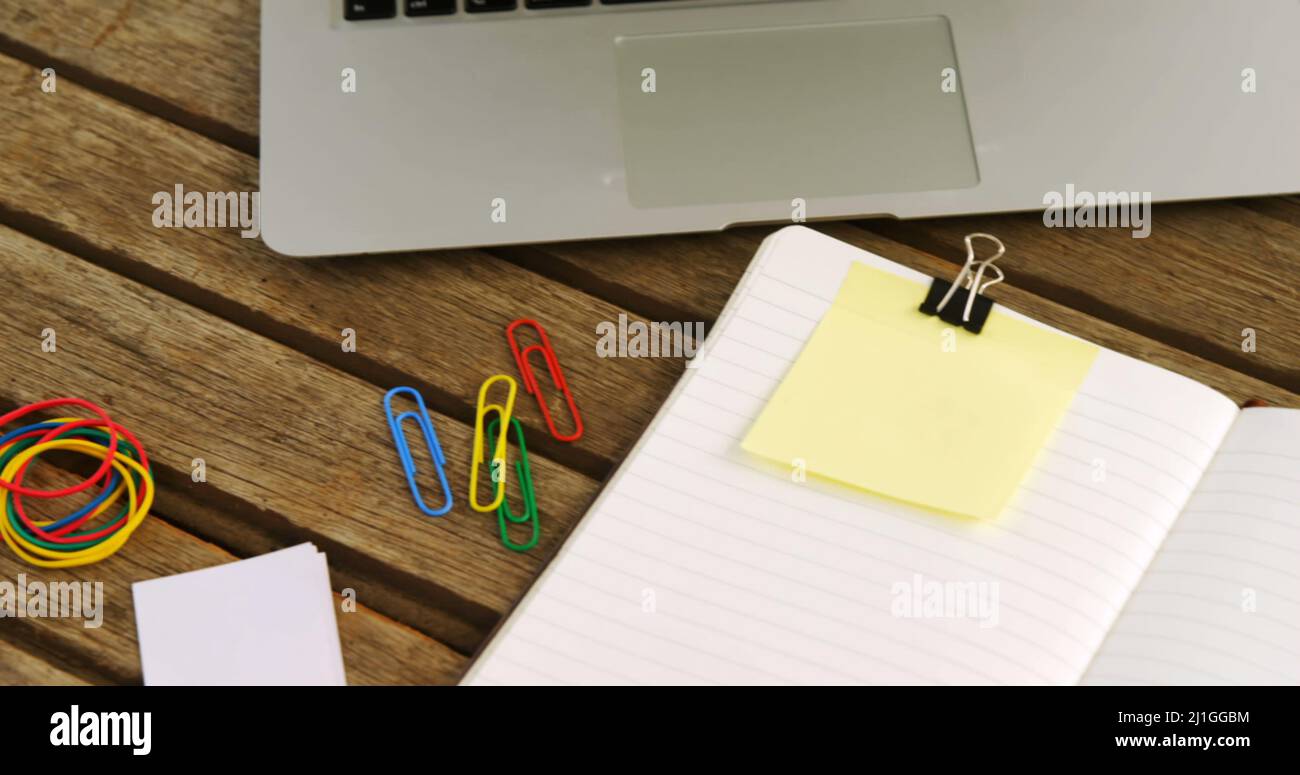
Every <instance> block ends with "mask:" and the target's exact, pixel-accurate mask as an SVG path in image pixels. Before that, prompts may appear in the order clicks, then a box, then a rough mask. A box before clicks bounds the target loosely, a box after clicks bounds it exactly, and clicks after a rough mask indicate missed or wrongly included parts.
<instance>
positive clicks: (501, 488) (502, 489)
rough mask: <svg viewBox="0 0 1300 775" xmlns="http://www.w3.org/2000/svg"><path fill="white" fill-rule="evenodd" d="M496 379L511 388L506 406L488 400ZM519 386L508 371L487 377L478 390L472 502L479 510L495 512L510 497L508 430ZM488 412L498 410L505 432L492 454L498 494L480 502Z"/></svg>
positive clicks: (470, 490)
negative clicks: (507, 462)
mask: <svg viewBox="0 0 1300 775" xmlns="http://www.w3.org/2000/svg"><path fill="white" fill-rule="evenodd" d="M494 382H505V383H506V385H507V386H508V387H509V393H508V394H507V395H506V405H505V406H501V405H500V404H489V403H487V392H488V388H490V387H492V384H493V383H494ZM518 389H519V385H518V383H516V382H515V380H514V378H512V377H508V376H506V375H505V374H496V375H494V376H491V377H488V378H487V379H486V380H484V382H483V385H482V386H481V387H479V389H478V408H477V409H476V410H475V411H474V454H473V456H472V460H471V461H470V470H469V505H470V507H472V508H473V509H474V510H475V511H492V510H493V509H495V508H497V507H498V506H500V505H501V503H502V501H504V500H505V498H506V431H508V430H510V416H511V414H512V413H513V412H514V410H515V393H516V391H518ZM488 412H496V413H497V419H498V420H500V421H501V433H500V434H499V436H498V437H497V443H496V448H495V451H494V452H493V454H492V481H493V482H494V483H495V484H496V497H494V498H493V499H492V502H491V503H487V504H481V503H479V502H478V469H479V467H480V466H482V465H483V445H484V441H485V439H484V438H483V418H484V417H486V416H487V413H488Z"/></svg>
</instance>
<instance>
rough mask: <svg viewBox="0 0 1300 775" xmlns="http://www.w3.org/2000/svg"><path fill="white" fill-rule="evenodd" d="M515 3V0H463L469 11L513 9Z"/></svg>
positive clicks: (482, 11) (483, 11)
mask: <svg viewBox="0 0 1300 775" xmlns="http://www.w3.org/2000/svg"><path fill="white" fill-rule="evenodd" d="M516 5H517V2H516V0H465V10H466V11H469V12H470V13H486V12H488V11H513V10H515V6H516Z"/></svg>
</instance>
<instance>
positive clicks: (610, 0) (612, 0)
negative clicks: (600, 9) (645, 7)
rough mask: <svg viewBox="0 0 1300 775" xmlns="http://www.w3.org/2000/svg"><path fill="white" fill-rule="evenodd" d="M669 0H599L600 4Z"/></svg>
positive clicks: (668, 0)
mask: <svg viewBox="0 0 1300 775" xmlns="http://www.w3.org/2000/svg"><path fill="white" fill-rule="evenodd" d="M664 2H670V0H600V3H601V5H627V4H628V3H664Z"/></svg>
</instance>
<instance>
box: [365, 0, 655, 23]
mask: <svg viewBox="0 0 1300 775" xmlns="http://www.w3.org/2000/svg"><path fill="white" fill-rule="evenodd" d="M679 1H680V0H523V7H524V8H527V9H529V10H533V11H545V10H549V9H552V8H581V7H590V6H592V5H631V4H633V3H637V4H643V3H667V2H679ZM519 3H520V0H343V18H344V19H346V20H348V21H366V20H368V19H393V18H396V17H397V15H398V7H399V6H401V12H402V14H403V15H405V16H409V17H412V18H416V17H421V16H447V15H449V14H454V13H456V12H457V11H458V10H460V11H464V12H465V13H496V12H501V11H514V10H516V9H518V8H519Z"/></svg>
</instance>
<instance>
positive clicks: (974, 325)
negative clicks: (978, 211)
mask: <svg viewBox="0 0 1300 775" xmlns="http://www.w3.org/2000/svg"><path fill="white" fill-rule="evenodd" d="M976 237H981V238H983V239H986V240H989V241H990V242H992V243H993V244H995V245H997V246H998V252H996V253H994V254H993V255H992V256H991V257H989V258H986V259H984V260H983V261H976V260H975V246H974V245H972V244H971V240H973V239H975V238H976ZM965 242H966V263H965V264H963V265H962V268H961V271H960V272H958V273H957V277H956V279H954V280H953V281H952V282H951V283H950V282H948V281H947V280H940V279H938V278H935V280H934V282H932V283H931V284H930V291H929V293H927V294H926V297H925V301H923V302H921V311H922V312H924V313H925V314H927V315H938V316H939V318H940V319H941V320H943V321H944V322H945V323H950V324H952V325H954V326H961V327H962V328H965V329H966V330H967V331H970V332H971V333H972V334H978V333H979V332H980V331H981V330H983V328H984V322H985V321H986V320H988V317H989V312H990V311H992V309H993V300H992V299H990V298H988V297H987V296H985V295H984V292H985V291H987V290H988V289H989V288H991V287H993V286H994V285H997V284H998V283H1000V282H1002V281H1003V280H1005V279H1006V275H1005V274H1003V273H1002V269H1001V268H1000V267H997V266H994V265H993V262H994V261H997V260H998V259H999V258H1001V257H1002V255H1003V254H1004V253H1006V252H1007V249H1006V246H1004V245H1003V244H1002V240H1000V239H998V238H997V237H994V236H993V235H992V234H984V233H976V234H967V235H966V237H965ZM976 267H978V269H977V268H976ZM989 269H992V270H993V273H994V274H995V275H996V278H995V279H992V280H989V281H988V282H982V281H983V280H984V272H985V271H986V270H989ZM963 282H964V283H965V287H964V288H963V287H962V284H963ZM954 297H955V300H956V302H957V304H956V305H954V306H953V307H952V308H950V309H948V310H947V311H945V309H944V308H945V307H947V306H948V302H950V301H953V300H954ZM959 307H960V308H961V313H960V314H958V312H957V310H958V308H959Z"/></svg>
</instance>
